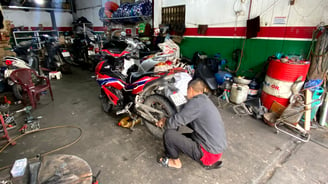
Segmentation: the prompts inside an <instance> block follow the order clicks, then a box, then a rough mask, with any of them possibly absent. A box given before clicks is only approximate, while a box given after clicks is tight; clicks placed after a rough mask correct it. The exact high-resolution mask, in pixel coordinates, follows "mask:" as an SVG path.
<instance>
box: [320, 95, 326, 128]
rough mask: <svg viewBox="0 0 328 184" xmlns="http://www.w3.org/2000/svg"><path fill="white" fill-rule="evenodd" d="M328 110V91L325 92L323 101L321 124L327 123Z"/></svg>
mask: <svg viewBox="0 0 328 184" xmlns="http://www.w3.org/2000/svg"><path fill="white" fill-rule="evenodd" d="M327 110H328V92H326V94H325V101H324V102H323V106H322V109H321V112H320V120H319V124H320V125H321V126H325V125H327V123H326V119H327Z"/></svg>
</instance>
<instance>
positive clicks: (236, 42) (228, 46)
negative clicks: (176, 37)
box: [180, 37, 311, 77]
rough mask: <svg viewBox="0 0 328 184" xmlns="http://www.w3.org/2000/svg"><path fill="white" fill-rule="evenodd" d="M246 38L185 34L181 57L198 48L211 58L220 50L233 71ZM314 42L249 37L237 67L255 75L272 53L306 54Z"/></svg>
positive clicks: (250, 74)
mask: <svg viewBox="0 0 328 184" xmlns="http://www.w3.org/2000/svg"><path fill="white" fill-rule="evenodd" d="M243 42H244V39H240V38H238V39H232V38H195V37H185V38H184V39H183V41H182V43H181V44H180V50H181V54H182V56H185V57H188V58H192V56H193V54H194V53H195V52H196V51H204V52H205V53H206V54H207V55H208V56H209V57H212V56H213V55H214V54H215V53H221V56H222V57H223V58H226V59H227V61H228V62H227V63H228V67H229V68H230V69H232V70H234V69H235V68H236V66H237V63H236V62H234V61H233V60H232V52H233V51H234V50H235V49H241V48H242V46H243ZM310 45H311V41H292V40H265V39H247V40H246V41H245V49H244V57H243V60H242V63H241V66H240V69H239V70H238V72H237V74H238V75H243V76H248V77H253V76H254V75H255V74H256V73H257V72H259V71H261V70H262V67H263V64H264V63H265V61H266V60H267V58H268V57H269V56H272V55H275V54H276V53H283V54H288V55H301V56H303V57H306V56H307V54H308V51H309V48H310Z"/></svg>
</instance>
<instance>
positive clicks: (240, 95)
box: [230, 83, 249, 104]
mask: <svg viewBox="0 0 328 184" xmlns="http://www.w3.org/2000/svg"><path fill="white" fill-rule="evenodd" d="M248 90H249V87H248V85H244V84H236V83H234V84H233V85H232V87H231V95H230V101H231V102H233V103H235V104H241V103H243V102H245V101H246V100H247V95H248Z"/></svg>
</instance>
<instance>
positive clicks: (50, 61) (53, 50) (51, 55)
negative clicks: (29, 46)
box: [40, 35, 72, 73]
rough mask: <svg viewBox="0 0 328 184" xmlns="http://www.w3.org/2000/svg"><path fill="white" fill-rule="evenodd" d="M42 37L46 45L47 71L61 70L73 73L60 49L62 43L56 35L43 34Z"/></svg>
mask: <svg viewBox="0 0 328 184" xmlns="http://www.w3.org/2000/svg"><path fill="white" fill-rule="evenodd" d="M40 39H41V41H42V43H43V45H44V47H43V49H44V51H45V52H44V53H45V57H44V62H43V64H42V66H43V67H45V68H46V69H45V71H61V72H62V73H72V70H71V67H70V65H69V64H67V63H65V59H64V56H63V55H62V52H61V50H60V44H59V43H58V41H57V38H56V37H53V36H49V35H41V36H40Z"/></svg>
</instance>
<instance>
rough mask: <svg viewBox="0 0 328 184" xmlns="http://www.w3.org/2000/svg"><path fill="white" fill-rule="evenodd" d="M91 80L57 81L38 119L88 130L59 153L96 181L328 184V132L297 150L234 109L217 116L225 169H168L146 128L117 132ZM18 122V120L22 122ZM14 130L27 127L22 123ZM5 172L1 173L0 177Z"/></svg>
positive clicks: (48, 137) (46, 141) (76, 73)
mask: <svg viewBox="0 0 328 184" xmlns="http://www.w3.org/2000/svg"><path fill="white" fill-rule="evenodd" d="M92 75H93V74H92V73H89V72H87V71H82V70H80V69H78V68H74V69H73V74H72V75H64V76H63V78H62V79H61V80H52V81H51V84H52V88H53V91H54V98H55V101H54V102H51V100H50V97H49V95H45V96H42V98H41V101H40V102H39V104H38V107H37V109H36V110H34V111H33V115H34V116H43V119H41V123H40V124H41V128H45V127H52V126H61V125H74V126H78V127H80V128H82V129H83V133H82V137H81V139H80V141H79V142H77V143H76V144H74V145H72V146H70V147H68V148H66V149H63V150H60V151H58V152H55V153H54V154H70V155H76V156H78V157H81V158H82V159H84V160H85V161H87V162H88V163H89V165H90V167H91V168H92V170H93V172H94V174H96V173H97V172H98V171H99V170H101V174H100V176H99V181H100V183H102V184H111V183H113V184H119V183H122V184H130V183H136V184H137V183H138V184H139V183H142V184H152V183H158V184H162V183H163V184H164V183H165V184H166V183H171V184H175V183H183V184H185V183H210V184H212V183H220V184H226V183H227V184H230V183H272V184H276V183H288V184H303V183H304V184H305V183H306V184H308V183H317V184H328V172H327V171H328V165H327V163H328V154H327V153H328V152H327V148H325V147H324V146H325V145H328V131H327V129H326V128H318V129H313V130H311V135H312V137H313V139H315V140H317V141H319V142H320V143H323V144H325V145H323V146H322V145H321V146H320V145H319V144H317V143H314V142H312V141H310V142H308V143H304V144H303V143H297V141H295V139H293V138H291V137H290V136H287V135H285V134H275V130H274V128H272V127H270V126H268V125H266V124H265V123H263V121H260V120H256V119H254V118H252V117H250V116H243V117H239V116H236V115H235V114H234V113H233V112H232V110H231V106H228V107H226V108H225V109H220V112H221V115H222V117H223V120H224V122H225V128H226V133H227V139H228V149H227V150H226V152H225V153H224V155H223V162H224V166H223V167H222V168H221V169H218V170H211V171H207V170H204V169H203V168H202V167H201V166H200V165H199V164H198V163H196V162H194V161H192V160H191V159H190V158H188V157H186V156H185V155H181V160H182V163H183V168H182V169H172V168H163V167H161V166H160V165H158V164H157V163H156V157H157V156H158V155H160V154H162V152H163V146H162V142H161V141H159V140H155V139H154V137H153V136H152V135H151V134H150V133H149V132H148V131H147V129H146V127H144V126H142V125H140V124H138V125H136V127H135V129H134V131H131V130H129V129H125V128H122V127H119V126H117V122H118V121H119V120H120V118H122V116H121V117H116V116H115V115H114V114H109V115H108V114H105V113H104V112H103V111H102V109H101V106H100V102H99V99H98V94H99V91H100V90H99V87H98V85H97V83H96V81H95V79H94V78H92V77H91V76H92ZM17 116H18V115H17ZM17 121H18V126H17V129H14V130H10V131H9V133H10V135H11V136H12V137H15V136H17V135H19V134H18V132H17V131H18V128H19V127H20V126H21V125H22V123H23V122H22V120H20V122H19V117H18V118H17ZM78 136H79V131H78V130H77V129H73V128H71V129H69V128H61V129H55V130H49V131H45V132H39V133H34V134H29V135H27V136H24V137H23V138H21V139H19V140H17V144H16V145H15V146H9V147H8V148H7V149H5V150H4V151H3V152H2V153H0V167H2V166H6V165H8V164H13V162H14V161H15V160H16V159H20V158H24V157H27V158H31V157H34V156H35V155H37V154H41V153H45V152H48V151H50V150H53V149H55V148H57V147H59V146H62V145H65V144H67V143H69V142H72V141H74V140H75V139H76V138H77V137H78ZM2 172H4V171H2Z"/></svg>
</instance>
